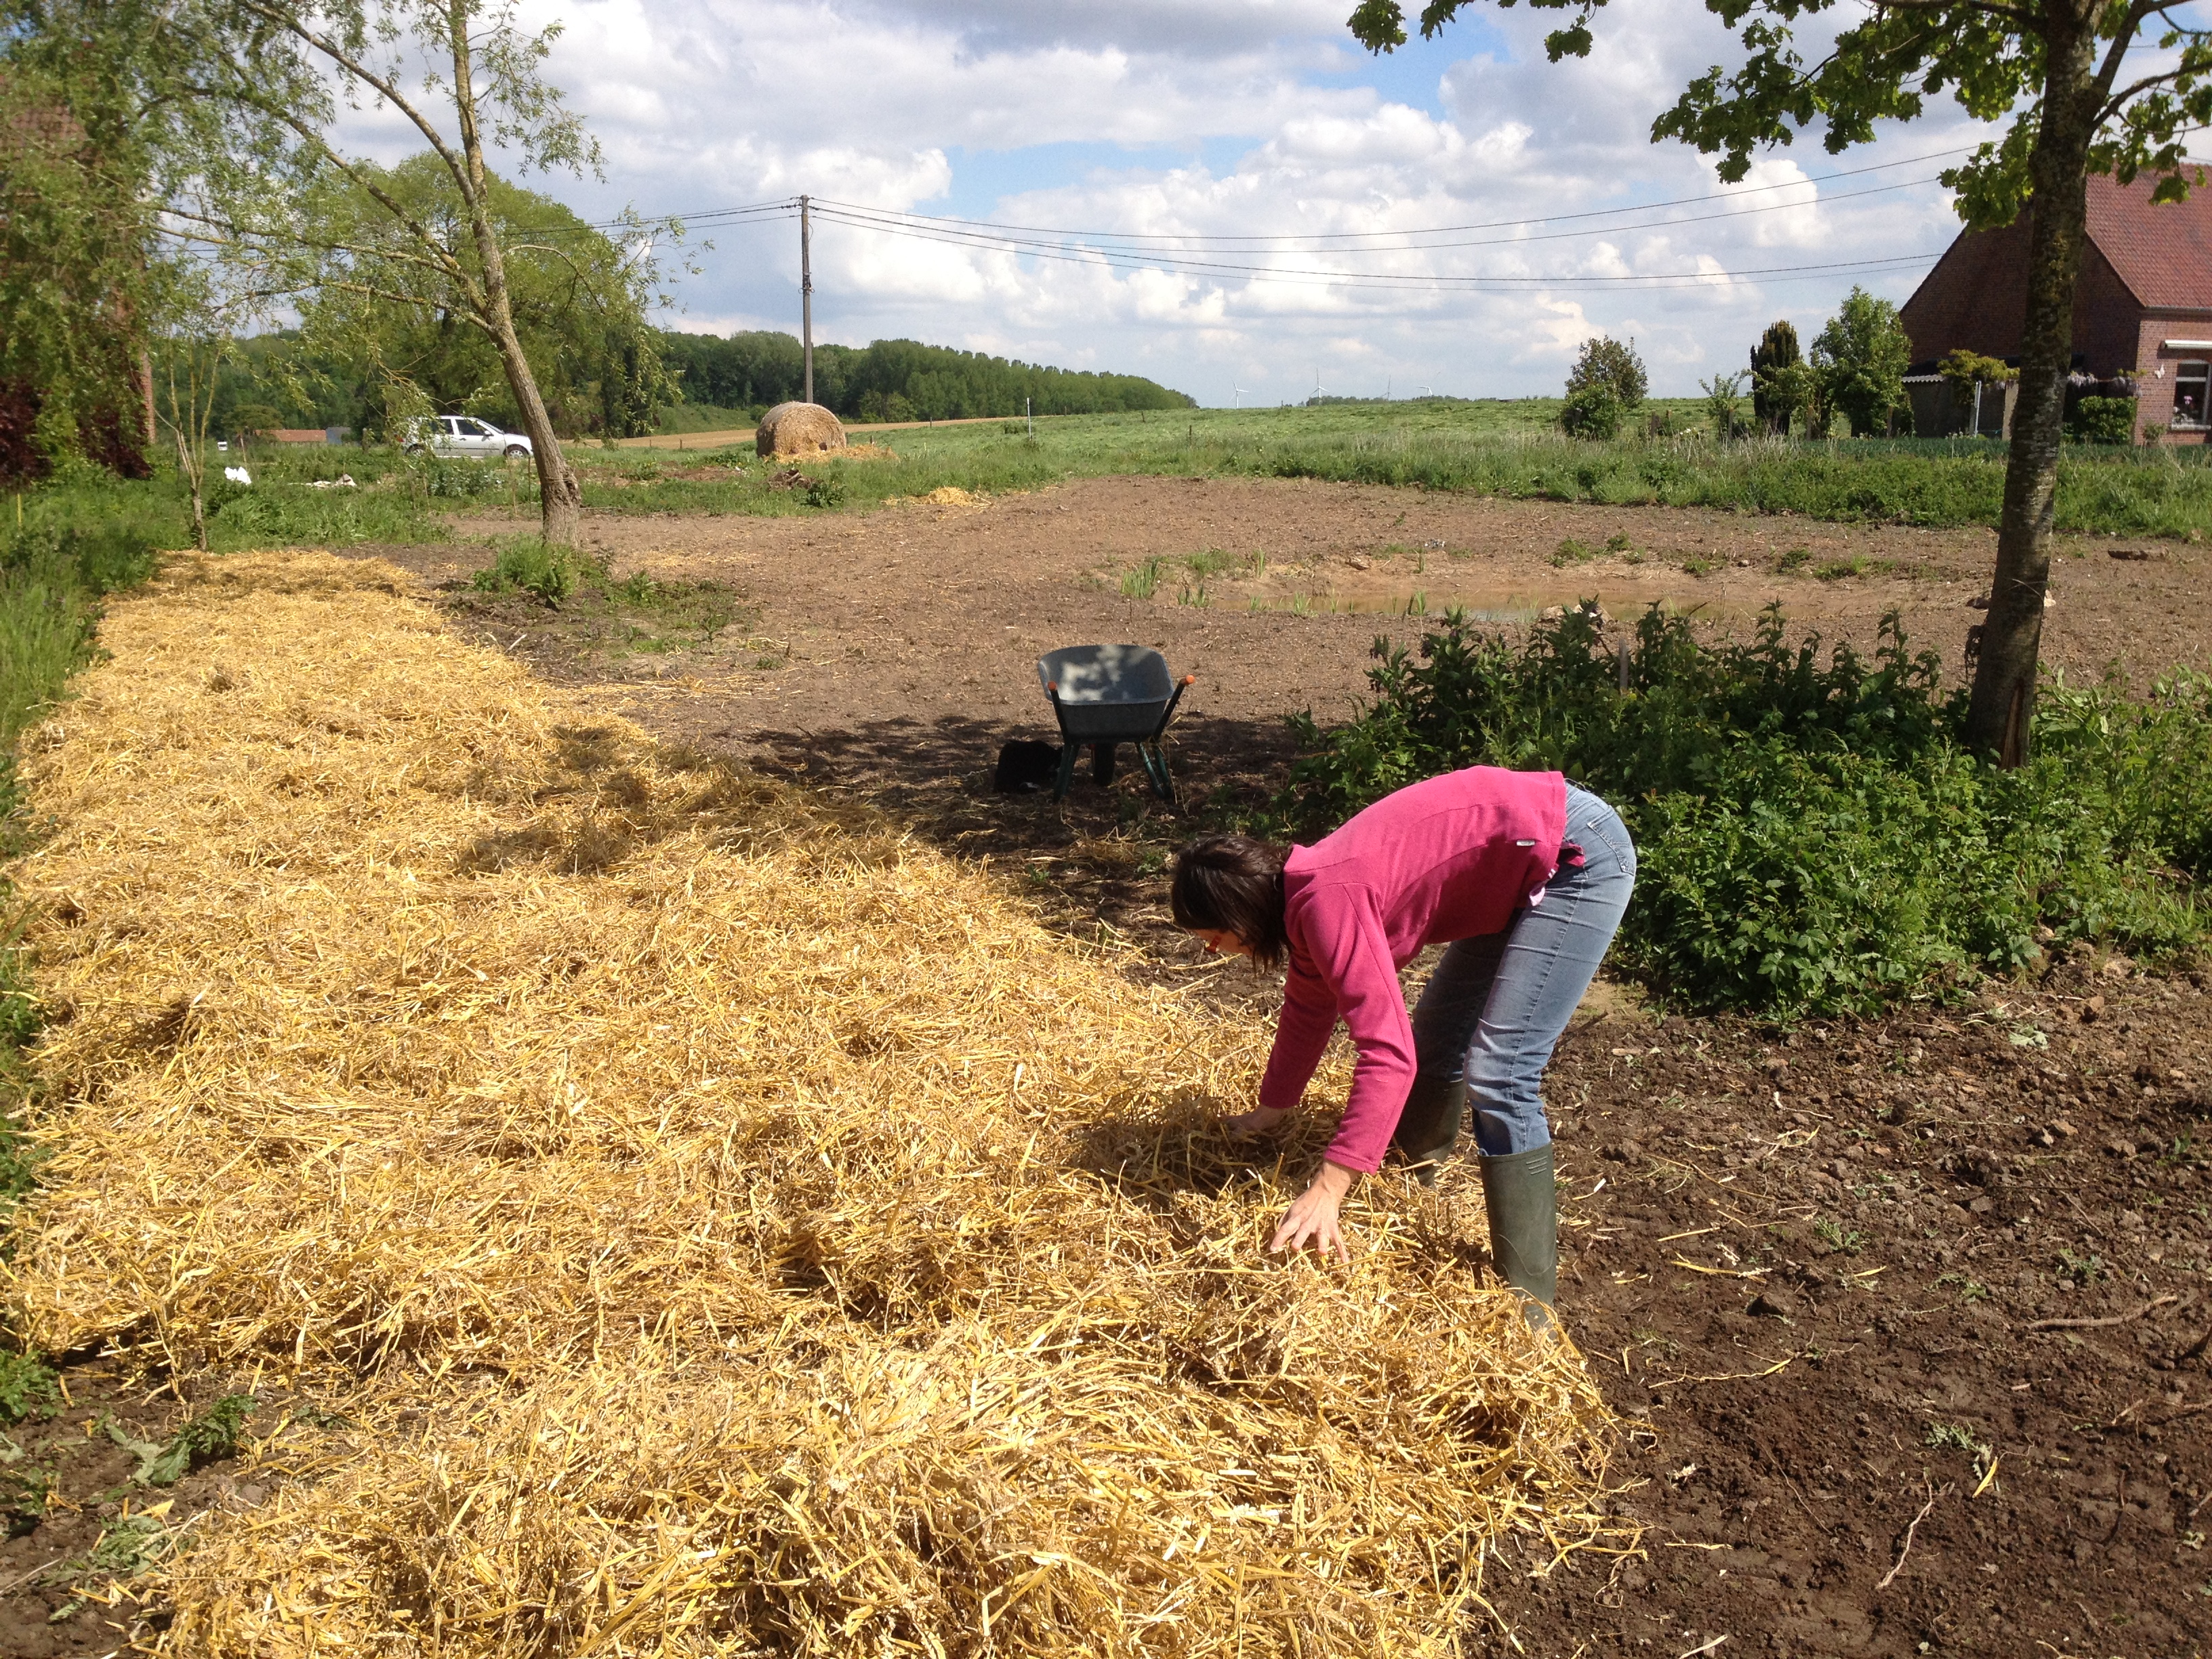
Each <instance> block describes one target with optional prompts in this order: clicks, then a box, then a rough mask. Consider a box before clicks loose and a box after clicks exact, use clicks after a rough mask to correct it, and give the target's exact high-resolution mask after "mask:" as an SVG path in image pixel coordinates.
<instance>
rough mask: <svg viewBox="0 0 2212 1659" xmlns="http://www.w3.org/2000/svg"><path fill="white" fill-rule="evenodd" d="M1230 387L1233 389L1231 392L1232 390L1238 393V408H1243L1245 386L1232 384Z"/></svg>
mask: <svg viewBox="0 0 2212 1659" xmlns="http://www.w3.org/2000/svg"><path fill="white" fill-rule="evenodd" d="M1229 389H1230V391H1231V392H1233V393H1235V394H1236V398H1237V408H1239V409H1242V408H1243V407H1244V388H1243V386H1231V387H1230V388H1229Z"/></svg>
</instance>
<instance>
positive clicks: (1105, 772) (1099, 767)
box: [1091, 743, 1120, 789]
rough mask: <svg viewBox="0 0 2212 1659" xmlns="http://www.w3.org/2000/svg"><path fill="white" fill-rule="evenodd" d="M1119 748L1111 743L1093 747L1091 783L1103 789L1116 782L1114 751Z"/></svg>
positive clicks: (1096, 744) (1093, 745) (1092, 745)
mask: <svg viewBox="0 0 2212 1659" xmlns="http://www.w3.org/2000/svg"><path fill="white" fill-rule="evenodd" d="M1119 746H1120V745H1119V744H1111V743H1094V744H1091V782H1093V783H1095V784H1097V786H1098V787H1100V788H1101V789H1103V788H1104V787H1106V786H1107V785H1108V784H1109V783H1111V782H1113V781H1114V751H1115V749H1117V748H1118V747H1119Z"/></svg>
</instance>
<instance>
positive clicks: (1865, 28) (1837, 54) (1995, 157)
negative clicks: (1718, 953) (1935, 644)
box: [1351, 0, 2212, 765]
mask: <svg viewBox="0 0 2212 1659" xmlns="http://www.w3.org/2000/svg"><path fill="white" fill-rule="evenodd" d="M1468 3H1469V0H1430V3H1429V4H1428V6H1427V7H1426V8H1425V9H1424V10H1423V11H1422V13H1421V17H1420V23H1421V33H1423V35H1425V36H1433V35H1434V34H1436V33H1437V32H1438V31H1439V30H1440V29H1442V28H1443V27H1445V25H1447V24H1448V23H1449V22H1450V21H1451V20H1452V19H1453V17H1454V16H1455V15H1457V14H1458V12H1459V11H1460V9H1461V8H1462V6H1463V5H1466V4H1468ZM1498 3H1499V4H1501V5H1510V4H1512V3H1514V0H1498ZM1529 3H1530V4H1531V5H1534V6H1541V7H1544V8H1546V9H1552V10H1559V11H1564V12H1567V13H1569V14H1571V18H1570V21H1567V22H1566V23H1565V26H1564V27H1560V28H1558V29H1554V30H1553V31H1552V33H1550V34H1549V35H1548V36H1547V37H1546V40H1545V50H1546V51H1547V53H1548V54H1549V56H1550V58H1551V59H1552V61H1553V62H1554V63H1557V62H1558V61H1559V59H1560V58H1565V57H1570V56H1572V57H1583V56H1587V55H1588V54H1589V49H1590V43H1591V33H1590V21H1591V19H1592V17H1593V16H1594V15H1595V13H1596V10H1597V9H1598V7H1599V6H1601V5H1602V4H1603V3H1604V0H1529ZM1838 3H1839V0H1705V6H1706V9H1707V10H1709V11H1711V12H1712V13H1713V14H1714V15H1716V16H1717V17H1719V18H1720V19H1721V21H1723V23H1725V24H1726V25H1727V26H1728V27H1729V28H1730V29H1732V30H1734V31H1735V33H1736V36H1737V39H1738V40H1739V41H1740V42H1741V46H1742V47H1743V53H1744V56H1743V61H1742V62H1741V64H1738V65H1737V66H1736V67H1735V70H1734V71H1733V72H1730V71H1729V70H1726V69H1724V68H1723V67H1720V66H1715V67H1714V68H1713V69H1711V70H1709V71H1708V72H1707V73H1705V75H1702V76H1699V77H1698V78H1697V79H1696V80H1694V81H1692V82H1691V83H1690V85H1689V87H1688V88H1687V89H1686V90H1685V91H1684V92H1683V94H1682V95H1681V97H1680V100H1678V101H1677V102H1676V103H1675V105H1674V107H1673V108H1672V109H1670V110H1668V111H1667V112H1665V113H1664V114H1662V115H1661V116H1660V117H1659V118H1658V119H1657V120H1656V122H1655V123H1654V124H1653V125H1652V137H1653V139H1654V141H1655V142H1656V141H1657V140H1660V139H1662V138H1678V139H1680V140H1682V141H1684V142H1686V143H1692V144H1694V145H1696V146H1697V147H1698V149H1700V150H1703V151H1705V153H1707V154H1709V155H1711V154H1717V155H1720V156H1721V158H1722V160H1721V162H1720V169H1719V170H1720V176H1721V178H1722V179H1723V180H1726V181H1729V182H1731V183H1732V182H1734V181H1735V180H1737V179H1741V178H1742V177H1743V176H1744V174H1745V173H1746V172H1747V171H1748V170H1749V167H1750V164H1751V156H1752V153H1753V151H1754V150H1757V149H1762V148H1766V147H1771V146H1778V145H1786V144H1788V143H1790V142H1791V141H1792V139H1793V138H1794V137H1795V136H1796V133H1797V132H1799V131H1805V130H1807V129H1810V128H1815V127H1817V128H1819V129H1820V130H1821V137H1822V143H1823V145H1824V146H1825V148H1826V149H1827V150H1828V151H1829V153H1830V154H1837V153H1839V152H1841V151H1843V150H1844V149H1849V148H1850V146H1851V145H1853V144H1857V143H1866V142H1868V141H1869V140H1870V139H1872V138H1873V137H1874V134H1875V124H1876V123H1877V122H1879V121H1884V120H1892V121H1906V120H1911V119H1912V118H1914V117H1916V116H1917V115H1919V114H1921V113H1922V112H1923V110H1924V108H1925V107H1926V105H1927V102H1928V100H1929V99H1931V98H1936V97H1939V96H1941V95H1942V94H1947V93H1948V94H1949V95H1950V96H1951V97H1953V98H1954V99H1955V100H1957V101H1958V103H1959V104H1960V106H1962V107H1964V108H1965V110H1966V112H1967V113H1968V114H1970V115H1972V116H1973V117H1975V118H1978V119H1980V120H1984V121H2003V122H2006V123H2007V124H2008V125H2007V131H2006V132H2005V134H2004V136H2003V137H2002V138H2001V139H1999V140H1996V141H1995V142H1993V143H1985V144H1984V145H1982V146H1981V147H1980V149H1978V151H1977V152H1976V154H1975V155H1974V156H1973V158H1972V160H1971V161H1967V162H1966V164H1965V165H1964V166H1961V167H1954V168H1952V169H1950V170H1948V171H1947V172H1946V173H1944V174H1943V181H1944V183H1946V184H1947V185H1950V186H1952V187H1953V188H1954V190H1956V191H1958V207H1959V213H1960V216H1961V217H1962V218H1963V219H1965V221H1966V222H1967V223H1968V224H1969V225H1970V226H1973V227H1976V228H1993V227H1996V226H1999V225H2004V224H2008V223H2010V222H2012V221H2013V220H2014V219H2015V218H2016V217H2017V216H2019V215H2020V214H2021V212H2023V211H2025V212H2026V213H2027V215H2028V279H2027V316H2026V318H2025V319H2024V326H2023V328H2022V330H2021V377H2020V379H2021V387H2020V400H2019V403H2018V404H2017V405H2016V407H2015V411H2014V416H2013V436H2012V453H2011V459H2010V464H2009V465H2008V469H2007V471H2006V475H2005V491H2004V510H2003V515H2002V519H2001V520H2000V522H1999V525H1998V531H1997V562H1996V580H1995V581H1994V583H1993V585H1992V587H1991V592H1990V611H1989V617H1988V620H1987V621H1986V623H1984V628H1983V632H1982V646H1981V656H1980V659H1979V662H1978V665H1977V666H1976V670H1975V674H1974V684H1973V691H1972V698H1971V702H1970V704H1969V708H1968V712H1967V716H1966V738H1967V741H1968V742H1969V743H1970V744H1972V745H1973V746H1974V747H1975V748H1977V749H1978V750H1981V751H1983V752H1984V753H1987V754H1990V755H1992V756H1994V757H1997V758H1998V759H2000V760H2001V761H2002V763H2005V764H2007V765H2018V764H2019V763H2021V762H2022V761H2023V760H2025V759H2026V758H2027V752H2028V734H2029V730H2030V723H2031V720H2032V717H2033V713H2034V707H2035V681H2036V662H2037V656H2038V653H2039V649H2040V647H2041V643H2042V637H2043V599H2044V590H2045V586H2046V584H2047V582H2048V580H2049V577H2050V570H2051V525H2052V520H2053V516H2054V508H2055V499H2056V495H2057V478H2058V446H2059V442H2060V440H2061V436H2062V425H2063V419H2064V414H2065V392H2066V374H2067V371H2068V369H2069V367H2070V366H2071V364H2072V362H2073V355H2074V337H2073V319H2074V281H2075V272H2076V271H2077V270H2079V269H2080V266H2081V246H2082V240H2083V236H2084V226H2085V223H2086V221H2087V211H2088V210H2087V195H2088V191H2087V179H2088V176H2089V175H2090V174H2091V173H2111V174H2112V175H2113V176H2114V177H2116V178H2118V179H2120V180H2121V181H2122V182H2127V181H2129V180H2131V179H2134V178H2136V176H2137V175H2138V174H2139V173H2150V174H2153V175H2154V176H2156V177H2157V178H2158V179H2159V183H2158V185H2157V189H2156V191H2155V192H2154V193H2155V194H2156V196H2157V197H2159V199H2160V200H2164V201H2177V200H2179V199H2180V198H2181V197H2184V196H2185V195H2186V194H2187V192H2188V187H2189V184H2190V182H2191V179H2190V176H2189V174H2190V173H2193V172H2194V169H2186V170H2185V158H2184V156H2183V154H2182V143H2183V139H2184V137H2185V135H2186V134H2188V133H2190V132H2191V131H2194V130H2195V129H2197V128H2199V127H2202V126H2203V125H2206V124H2207V123H2208V121H2212V33H2208V32H2207V31H2204V30H2202V29H2198V28H2195V27H2190V26H2189V24H2188V23H2187V21H2185V15H2184V14H2183V13H2182V10H2181V8H2180V7H2179V6H2178V5H2177V4H2176V3H2174V0H1862V3H1861V6H1859V7H1855V8H1854V10H1853V12H1852V14H1851V15H1852V16H1853V17H1854V18H1855V19H1856V21H1851V22H1850V26H1849V27H1844V28H1842V29H1840V30H1838V31H1837V32H1836V33H1834V35H1833V37H1832V39H1828V38H1823V39H1821V40H1819V41H1817V42H1816V43H1815V49H1814V52H1813V53H1812V59H1813V61H1811V62H1809V63H1808V62H1807V61H1806V54H1804V53H1802V52H1800V50H1799V43H1798V41H1797V38H1796V33H1797V28H1798V27H1799V25H1800V23H1801V21H1804V20H1809V19H1814V18H1816V17H1817V16H1818V15H1819V14H1820V13H1823V12H1826V11H1830V10H1832V9H1838ZM1405 23H1406V16H1405V10H1404V8H1403V7H1402V6H1401V4H1400V3H1399V0H1361V3H1360V5H1359V9H1358V10H1357V11H1355V12H1353V13H1352V18H1351V27H1352V33H1353V34H1354V35H1355V36H1356V37H1357V38H1358V40H1360V41H1361V43H1362V44H1364V46H1367V47H1368V48H1369V49H1370V50H1371V51H1376V52H1387V51H1389V50H1390V49H1391V48H1392V47H1394V46H1401V45H1402V44H1404V42H1405V40H1406V28H1405ZM2142 47H2150V48H2152V49H2153V51H2152V52H2139V51H2138V48H2142ZM2130 53H2136V61H2135V63H2134V64H2133V65H2132V66H2130V63H2129V58H2130ZM2199 181H2200V182H2201V179H2200V180H2199Z"/></svg>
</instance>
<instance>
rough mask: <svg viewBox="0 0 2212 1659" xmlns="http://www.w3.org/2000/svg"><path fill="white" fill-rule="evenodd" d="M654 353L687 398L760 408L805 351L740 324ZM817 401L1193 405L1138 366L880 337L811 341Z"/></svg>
mask: <svg viewBox="0 0 2212 1659" xmlns="http://www.w3.org/2000/svg"><path fill="white" fill-rule="evenodd" d="M660 351H661V360H662V362H664V363H665V364H666V365H667V367H668V368H669V370H670V372H671V374H673V375H674V377H675V379H676V382H677V385H678V387H679V388H680V390H681V392H682V393H683V397H684V401H686V402H688V403H694V404H712V405H714V406H715V407H717V408H721V409H732V410H737V409H742V410H748V411H754V412H757V411H758V410H763V409H765V408H768V407H769V406H770V405H772V404H780V403H787V402H791V401H793V400H795V399H796V398H799V396H800V393H801V390H802V388H803V386H804V385H805V362H804V355H803V351H802V349H801V347H800V345H799V340H798V339H797V337H795V336H793V335H789V334H782V333H777V332H774V331H766V330H756V331H741V332H738V333H735V334H732V335H731V336H729V337H727V338H726V339H724V338H721V337H717V336H714V335H712V334H686V333H679V332H675V331H668V332H664V333H662V334H661V335H660ZM814 401H815V402H816V403H817V404H822V405H823V407H824V408H827V409H829V410H834V411H835V412H836V414H837V415H838V416H840V417H841V418H842V419H845V420H848V421H953V420H961V419H963V418H968V417H970V416H983V415H1019V414H1021V413H1022V412H1023V410H1024V404H1027V406H1028V408H1029V409H1030V410H1031V411H1032V412H1034V413H1036V414H1038V415H1103V414H1115V413H1119V412H1121V411H1125V410H1139V409H1190V408H1194V407H1195V406H1196V403H1195V400H1194V399H1193V398H1188V397H1186V396H1185V395H1184V394H1183V393H1182V392H1172V391H1170V390H1169V389H1168V388H1167V387H1166V386H1161V385H1160V384H1159V383H1158V382H1157V381H1155V380H1146V379H1144V378H1143V377H1141V376H1139V375H1135V374H1095V373H1092V372H1091V371H1089V370H1083V369H1066V368H1047V367H1045V366H1044V365H1042V364H1040V363H1024V362H1013V361H1010V360H1009V359H1007V358H1005V357H993V356H987V355H985V354H984V353H982V352H980V351H958V350H955V349H951V347H948V346H933V345H924V344H922V343H921V342H920V341H918V340H878V341H875V342H874V343H872V344H869V345H866V346H842V345H817V346H816V347H815V348H814Z"/></svg>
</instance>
